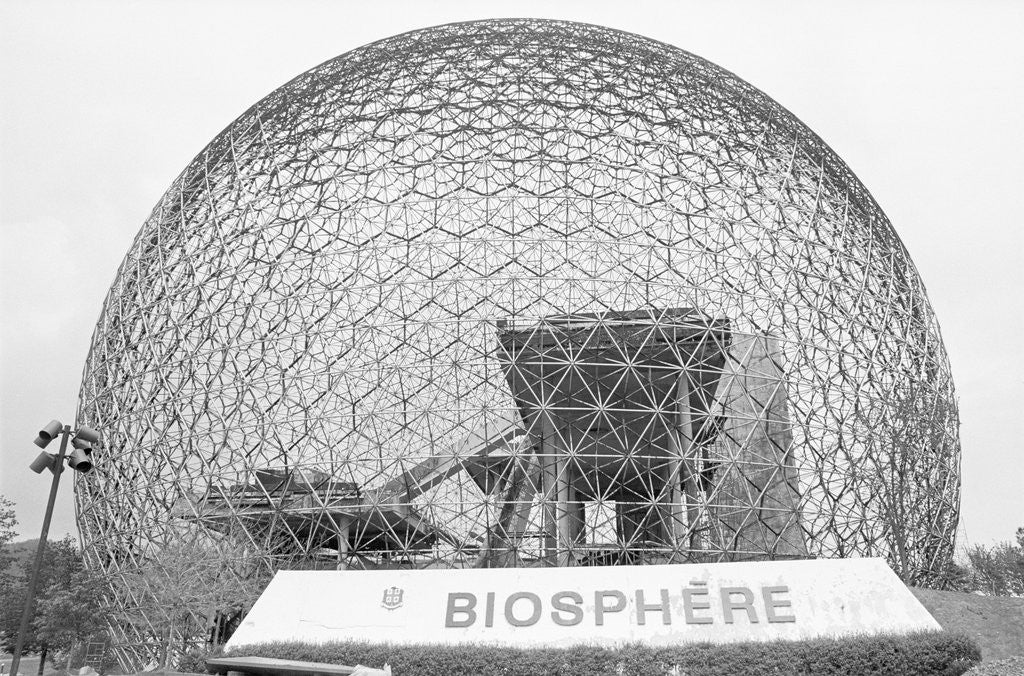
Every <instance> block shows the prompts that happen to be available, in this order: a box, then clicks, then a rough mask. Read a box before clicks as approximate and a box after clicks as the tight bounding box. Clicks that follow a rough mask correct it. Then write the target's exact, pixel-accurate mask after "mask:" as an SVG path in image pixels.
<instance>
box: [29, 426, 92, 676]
mask: <svg viewBox="0 0 1024 676" xmlns="http://www.w3.org/2000/svg"><path fill="white" fill-rule="evenodd" d="M71 433H72V430H71V426H70V425H64V424H62V423H61V422H60V421H59V420H51V421H50V422H49V423H48V424H47V425H46V427H44V428H43V429H41V430H40V431H39V436H38V437H36V440H35V444H36V446H38V447H39V448H44V449H45V448H46V447H47V446H48V445H49V444H50V442H51V441H53V440H54V439H56V438H57V436H58V435H59V436H60V451H59V452H58V453H57V454H56V455H55V454H53V453H47V452H46V451H45V450H44V451H43V452H42V453H40V454H39V456H38V457H36V459H35V460H33V461H32V464H30V465H29V468H31V470H32V471H33V472H35V473H36V474H40V473H42V471H43V470H44V469H49V470H50V471H51V472H52V473H53V481H51V482H50V497H49V499H48V500H47V501H46V514H45V515H44V516H43V530H42V532H41V533H40V534H39V546H38V547H36V561H35V565H34V566H32V577H31V578H30V579H29V583H28V594H26V596H25V608H24V609H23V610H22V613H21V626H20V627H19V629H18V640H17V642H16V643H15V646H14V659H13V660H12V661H11V676H17V674H18V667H19V666H21V650H22V648H23V647H24V645H25V635H26V634H27V633H28V625H29V622H30V621H31V620H32V611H33V606H34V605H35V596H36V586H37V585H38V584H39V571H40V570H41V569H42V567H43V554H44V552H45V551H46V538H47V535H49V532H50V517H52V516H53V503H54V502H55V501H56V499H57V486H58V485H60V475H61V473H62V472H63V471H64V460H65V459H67V461H68V466H69V467H70V468H71V469H73V470H75V471H77V472H82V473H83V474H84V473H85V472H88V471H89V470H91V469H92V460H91V459H90V457H89V456H90V455H91V454H92V447H93V444H96V445H99V443H100V435H99V433H98V432H96V431H94V430H91V429H89V428H88V427H79V428H78V429H77V430H75V431H74V436H72V435H71ZM68 439H70V440H71V447H72V449H73V450H72V451H71V454H70V455H68V454H67V450H68Z"/></svg>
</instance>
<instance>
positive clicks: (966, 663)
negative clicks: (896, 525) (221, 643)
mask: <svg viewBox="0 0 1024 676" xmlns="http://www.w3.org/2000/svg"><path fill="white" fill-rule="evenodd" d="M231 654H234V655H239V656H241V655H252V656H261V657H276V658H283V659H294V660H308V661H313V662H326V663H332V664H346V665H355V664H357V663H358V664H365V665H367V666H371V667H381V666H383V665H384V664H385V663H388V664H390V665H391V667H392V669H393V671H394V673H396V674H403V676H404V675H408V676H412V675H414V674H446V675H448V676H459V675H462V674H465V675H466V676H469V675H474V676H476V675H479V676H499V675H501V676H517V675H520V674H522V675H523V676H527V675H529V676H534V675H540V674H558V675H559V676H589V675H591V674H615V675H620V674H622V675H625V674H637V675H639V674H644V675H648V674H673V675H682V674H699V675H700V676H719V675H721V676H747V675H750V676H755V675H756V676H761V674H793V675H797V674H799V675H801V676H817V675H822V676H832V675H835V676H840V675H842V676H846V675H847V674H902V675H905V676H928V675H933V674H935V675H938V674H942V675H948V676H957V675H959V674H963V673H964V672H966V671H967V670H968V669H969V668H971V667H972V666H974V665H975V664H976V663H978V662H979V661H980V660H981V652H980V650H979V649H978V646H977V644H975V643H974V642H973V641H972V640H971V639H969V638H967V637H966V636H963V635H959V634H950V633H948V632H922V633H917V634H911V635H908V636H897V635H891V634H890V635H881V636H859V637H854V638H847V639H812V640H805V641H776V642H771V643H756V642H751V643H737V644H732V645H710V644H690V645H674V646H648V645H642V644H627V645H624V646H621V647H619V648H602V647H597V646H587V645H577V646H573V647H569V648H533V649H528V648H516V647H510V646H497V645H472V646H454V645H430V644H417V645H403V646H395V645H388V644H370V643H354V642H339V643H327V644H319V645H316V644H306V643H263V644H259V645H254V646H247V647H245V648H244V649H239V650H236V651H233V652H232V653H231Z"/></svg>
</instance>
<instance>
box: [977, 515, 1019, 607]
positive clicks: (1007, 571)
mask: <svg viewBox="0 0 1024 676" xmlns="http://www.w3.org/2000/svg"><path fill="white" fill-rule="evenodd" d="M967 559H968V562H969V564H970V567H969V569H968V574H967V580H966V586H967V587H968V589H967V591H980V592H983V593H985V594H992V595H996V596H1024V528H1018V529H1017V544H1011V543H1009V542H1000V543H999V544H996V545H994V546H992V547H985V546H983V545H975V546H974V547H971V548H970V549H969V550H967Z"/></svg>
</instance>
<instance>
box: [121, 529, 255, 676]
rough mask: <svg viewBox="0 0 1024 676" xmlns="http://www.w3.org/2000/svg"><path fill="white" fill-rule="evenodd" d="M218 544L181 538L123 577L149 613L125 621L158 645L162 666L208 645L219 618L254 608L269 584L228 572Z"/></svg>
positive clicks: (129, 614)
mask: <svg viewBox="0 0 1024 676" xmlns="http://www.w3.org/2000/svg"><path fill="white" fill-rule="evenodd" d="M217 546H218V545H217V543H216V542H215V541H212V540H208V539H206V538H204V537H202V536H195V535H193V536H192V537H191V538H189V537H188V536H185V537H182V538H180V539H177V540H175V541H173V542H170V543H168V544H166V545H165V546H163V547H162V548H160V550H159V554H158V555H154V556H153V557H152V558H150V559H149V560H147V562H146V564H145V565H144V566H139V567H138V568H137V569H136V570H134V571H132V572H131V573H129V574H127V575H125V576H124V578H123V583H122V584H123V593H125V595H126V597H127V598H131V599H133V600H134V601H135V602H136V603H138V604H139V606H144V607H147V608H148V611H147V612H145V613H138V612H135V611H134V610H133V609H129V610H128V611H126V613H125V614H124V616H123V617H121V618H120V619H121V620H122V621H123V622H124V623H126V624H129V625H132V626H134V627H135V629H136V631H137V632H138V633H140V634H141V635H143V636H146V637H147V638H148V640H150V641H153V640H155V641H159V643H160V644H161V654H160V657H159V659H158V661H159V664H160V666H161V667H164V668H167V667H168V666H171V665H173V664H174V663H175V662H176V660H177V657H176V655H178V654H185V653H187V652H188V651H189V650H190V649H192V648H193V647H195V645H196V643H197V642H204V643H205V641H206V640H207V638H208V635H209V631H210V627H211V625H212V624H213V623H214V622H215V621H216V618H217V616H218V615H225V614H231V613H235V612H240V611H242V610H243V609H247V608H249V607H251V606H252V604H253V603H254V602H255V600H256V597H257V596H258V595H259V593H260V591H261V590H262V589H263V588H264V586H265V585H266V582H267V580H263V579H262V578H261V577H260V576H259V574H258V573H255V572H252V571H250V574H247V575H244V576H243V575H236V574H232V573H231V571H229V570H227V569H225V567H224V564H223V557H222V556H220V555H218V554H217V552H216V547H217ZM220 546H225V545H224V543H221V545H220ZM244 578H248V579H246V580H245V581H244V582H242V581H240V580H241V579H244Z"/></svg>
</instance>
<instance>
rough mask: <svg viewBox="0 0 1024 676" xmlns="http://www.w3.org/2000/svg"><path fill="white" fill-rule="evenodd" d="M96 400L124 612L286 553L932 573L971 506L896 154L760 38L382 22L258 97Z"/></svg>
mask: <svg viewBox="0 0 1024 676" xmlns="http://www.w3.org/2000/svg"><path fill="white" fill-rule="evenodd" d="M78 420H79V422H80V423H82V424H88V425H90V426H93V427H95V428H97V429H101V430H103V433H104V436H105V442H106V446H105V447H104V448H103V449H102V450H97V451H96V455H97V458H96V462H95V471H94V472H93V473H92V474H90V475H87V476H84V477H78V478H77V485H76V500H77V507H78V511H79V514H80V523H81V531H82V538H83V541H84V543H85V547H86V552H87V556H88V559H89V561H90V562H91V564H92V565H94V566H96V567H98V568H100V569H102V570H103V571H104V572H105V573H106V574H107V577H108V579H109V580H110V582H111V585H112V587H111V589H112V596H111V598H112V599H113V602H114V603H115V604H117V605H118V606H119V607H120V608H122V609H123V610H125V611H126V613H127V614H128V615H130V616H133V617H137V618H140V619H139V621H138V622H135V623H132V624H131V625H130V626H129V625H125V626H124V627H121V628H120V629H119V630H118V631H121V632H123V633H122V635H121V636H120V638H121V639H122V640H123V641H125V642H126V644H125V645H127V643H129V642H131V641H140V642H143V643H144V642H145V641H147V640H150V639H151V638H152V637H154V636H160V635H161V634H160V632H161V631H162V629H161V627H162V626H164V625H163V624H161V623H162V622H167V615H168V613H170V612H171V611H170V610H168V608H169V607H170V606H169V604H168V602H167V599H166V598H162V597H161V594H163V593H165V592H164V591H161V590H166V589H169V588H172V587H173V589H172V591H168V592H166V593H171V594H176V595H178V597H180V595H181V594H182V593H183V592H182V591H181V588H182V587H183V586H184V587H187V588H188V591H189V593H194V594H195V602H193V603H190V604H188V606H187V609H186V611H185V612H184V615H187V616H188V617H189V618H190V619H189V620H188V621H183V620H181V619H180V618H179V619H176V620H175V621H174V629H173V631H175V632H180V633H183V634H189V633H190V632H191V633H198V632H200V631H205V629H204V627H205V626H207V625H204V624H203V623H204V622H206V623H208V622H213V621H216V622H221V623H223V622H227V621H229V619H226V618H225V614H226V613H227V614H229V612H228V610H227V609H229V608H231V607H235V606H237V605H238V604H239V602H238V599H239V598H240V597H242V596H244V595H245V593H247V590H248V592H252V591H253V589H254V588H255V591H257V592H258V588H257V587H258V584H255V583H254V582H253V581H254V580H259V579H263V578H264V577H265V576H267V575H269V573H270V572H271V571H273V570H276V569H280V568H332V569H333V568H392V567H450V568H462V567H486V566H552V565H558V566H572V565H615V564H620V563H634V564H635V563H667V562H687V561H721V560H739V559H758V558H803V557H847V556H884V557H886V558H887V559H888V560H889V561H890V563H891V565H893V567H894V568H895V569H896V570H897V571H898V572H899V573H900V574H901V575H902V576H903V577H904V578H905V579H907V580H910V581H913V582H915V583H918V584H927V583H928V582H929V581H930V580H931V579H932V577H933V576H934V575H935V574H936V573H937V571H939V570H940V569H941V568H942V567H943V566H944V565H945V564H946V562H948V560H949V559H950V556H951V553H952V548H953V538H954V531H955V527H956V524H957V518H958V505H959V453H960V448H959V439H958V430H957V425H958V423H957V410H956V404H955V399H954V391H953V383H952V380H951V377H950V370H949V366H948V362H947V358H946V354H945V351H944V348H943V344H942V340H941V338H940V334H939V329H938V325H937V323H936V319H935V316H934V314H933V312H932V309H931V306H930V305H929V302H928V299H927V297H926V295H925V290H924V287H923V285H922V283H921V280H920V278H919V276H918V273H917V271H916V270H915V268H914V265H913V263H912V262H911V260H910V257H909V255H908V253H907V251H906V249H905V247H904V246H903V244H902V243H901V242H900V240H899V238H898V237H897V235H896V233H895V231H894V230H893V227H892V226H891V224H890V223H889V221H888V219H887V218H886V216H885V214H884V213H883V212H882V210H881V209H880V208H879V206H878V204H876V202H875V201H874V199H873V198H872V197H871V195H870V194H869V193H868V191H867V190H866V189H865V188H864V186H863V185H862V184H861V183H860V181H859V180H858V179H857V178H856V177H855V176H854V175H853V173H852V172H851V171H850V170H849V168H847V166H846V165H845V164H844V163H843V161H842V160H841V159H839V158H838V157H837V156H836V154H835V153H834V152H833V151H832V150H831V149H830V148H829V147H828V146H826V145H825V143H824V142H823V141H822V140H821V139H819V138H818V137H817V136H816V135H815V134H814V133H813V132H811V131H810V130H809V129H807V128H806V127H805V126H804V125H803V124H802V123H801V122H800V121H799V120H798V119H796V117H794V116H793V115H792V114H791V113H789V112H788V111H787V110H785V109H784V108H783V107H782V106H780V105H779V104H778V103H776V102H775V101H773V100H772V99H770V98H769V97H768V96H766V95H765V94H763V93H762V92H760V91H759V90H757V89H755V88H754V87H752V86H751V85H749V84H748V83H746V82H744V81H743V80H741V79H739V78H738V77H736V76H734V75H732V74H731V73H729V72H726V71H725V70H723V69H721V68H719V67H717V66H715V65H713V64H711V63H709V62H708V61H705V60H703V59H701V58H699V57H697V56H694V55H692V54H689V53H687V52H685V51H682V50H680V49H677V48H675V47H671V46H668V45H665V44H662V43H659V42H655V41H653V40H649V39H646V38H643V37H639V36H636V35H632V34H628V33H623V32H620V31H616V30H611V29H607V28H601V27H596V26H590V25H582V24H577V23H569V22H560V21H541V20H490V21H480V22H472V23H462V24H451V25H445V26H439V27H434V28H428V29H424V30H418V31H414V32H411V33H406V34H403V35H399V36H396V37H392V38H388V39H386V40H382V41H380V42H377V43H374V44H371V45H368V46H365V47H362V48H359V49H356V50H354V51H351V52H349V53H347V54H344V55H342V56H340V57H337V58H335V59H333V60H331V61H328V62H326V63H324V64H322V65H320V66H318V67H316V68H313V69H312V70H310V71H308V72H306V73H304V74H302V75H300V76H299V77H297V78H296V79H294V80H292V81H291V82H289V83H287V84H285V85H284V86H282V87H281V88H279V89H277V90H276V91H274V92H273V93H271V94H270V95H269V96H267V97H266V98H264V99H263V100H261V101H260V102H259V103H257V104H256V105H254V106H253V107H252V108H250V109H249V110H248V111H246V112H245V113H243V114H242V115H241V117H239V118H238V119H237V120H235V121H234V122H233V123H232V124H231V125H229V126H228V127H227V128H226V129H225V130H224V131H223V132H221V133H220V134H219V135H218V136H217V137H216V138H215V139H214V140H213V141H212V142H211V143H210V144H209V145H208V146H207V147H206V148H205V149H204V150H203V151H202V152H201V153H200V154H199V155H198V156H197V157H196V158H195V159H194V160H193V161H192V162H191V163H190V164H189V166H188V167H187V168H186V169H185V171H184V172H183V173H182V174H181V175H180V176H179V177H178V178H177V179H176V180H175V181H174V183H173V184H172V185H171V187H170V189H169V190H168V191H167V192H166V194H165V195H164V196H163V198H162V199H161V200H160V201H159V203H158V204H157V205H156V207H155V209H154V210H153V213H152V214H151V216H150V217H149V218H148V220H147V221H146V222H145V224H144V225H143V226H142V229H141V231H140V232H139V234H138V236H137V237H136V239H135V241H134V242H133V244H132V245H131V248H130V250H129V252H128V254H127V255H126V256H125V259H124V262H123V263H122V265H121V267H120V269H119V270H118V273H117V277H116V279H115V281H114V283H113V285H112V287H111V289H110V292H109V295H108V297H107V299H106V301H105V303H104V306H103V311H102V315H101V317H100V320H99V323H98V325H97V328H96V331H95V334H94V338H93V341H92V347H91V351H90V353H89V357H88V363H87V365H86V369H85V374H84V379H83V384H82V389H81V396H80V407H79V413H78ZM182 575H184V576H185V578H184V579H185V580H186V581H187V584H183V583H179V584H178V586H177V587H174V586H173V584H172V581H173V580H175V579H178V580H181V579H183V578H182ZM176 598H177V597H176ZM232 604H234V606H233V605H232ZM171 605H173V604H171ZM204 614H205V615H204ZM190 622H191V624H189V623H190Z"/></svg>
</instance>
